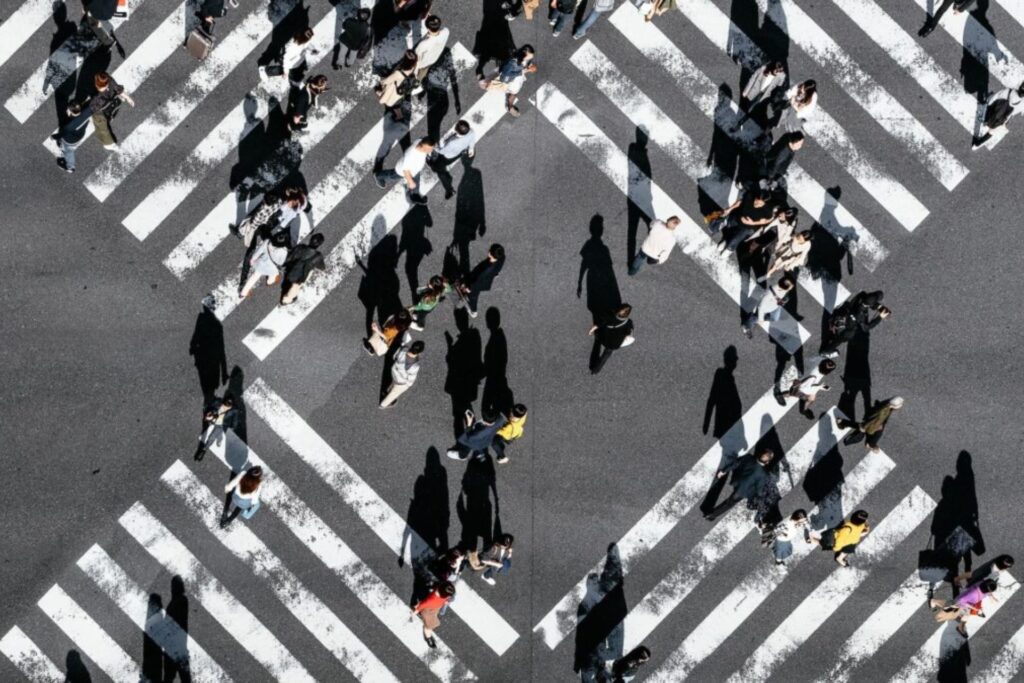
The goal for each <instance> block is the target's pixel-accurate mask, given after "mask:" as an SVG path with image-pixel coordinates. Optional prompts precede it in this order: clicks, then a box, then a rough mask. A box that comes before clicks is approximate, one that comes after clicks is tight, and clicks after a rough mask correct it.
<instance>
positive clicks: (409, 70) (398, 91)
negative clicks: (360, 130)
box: [373, 50, 417, 122]
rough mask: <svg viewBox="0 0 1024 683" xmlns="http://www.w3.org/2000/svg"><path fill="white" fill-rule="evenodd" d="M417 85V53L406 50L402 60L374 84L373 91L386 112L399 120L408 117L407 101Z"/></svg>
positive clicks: (394, 119)
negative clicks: (406, 110)
mask: <svg viewBox="0 0 1024 683" xmlns="http://www.w3.org/2000/svg"><path fill="white" fill-rule="evenodd" d="M416 85H417V83H416V53H415V52H413V51H412V50H406V52H405V55H404V56H403V57H402V59H401V61H399V62H398V64H397V65H396V66H395V68H394V69H393V70H392V71H391V73H390V74H388V75H387V76H386V77H384V78H383V79H381V81H380V82H379V83H378V84H377V85H376V86H374V89H373V91H374V92H375V93H376V94H377V101H378V102H380V103H381V104H382V105H384V114H385V115H390V116H391V119H392V120H393V121H395V122H399V121H404V120H405V118H406V112H405V103H406V102H408V101H409V97H410V96H411V95H412V91H413V90H415V89H416Z"/></svg>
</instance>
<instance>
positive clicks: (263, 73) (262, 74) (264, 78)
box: [257, 66, 270, 83]
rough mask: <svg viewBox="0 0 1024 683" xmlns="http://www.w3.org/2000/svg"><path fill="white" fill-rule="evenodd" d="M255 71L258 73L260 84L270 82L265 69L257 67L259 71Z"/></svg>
mask: <svg viewBox="0 0 1024 683" xmlns="http://www.w3.org/2000/svg"><path fill="white" fill-rule="evenodd" d="M257 71H259V72H260V82H261V83H266V82H267V81H269V80H270V76H268V75H267V67H265V66H261V67H259V69H257Z"/></svg>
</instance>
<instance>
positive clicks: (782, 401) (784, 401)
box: [775, 392, 786, 406]
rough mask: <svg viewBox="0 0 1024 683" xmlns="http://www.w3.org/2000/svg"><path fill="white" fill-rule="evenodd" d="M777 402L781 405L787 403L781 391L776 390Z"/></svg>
mask: <svg viewBox="0 0 1024 683" xmlns="http://www.w3.org/2000/svg"><path fill="white" fill-rule="evenodd" d="M775 402H776V403H778V404H779V405H780V406H784V405H786V399H785V397H784V396H783V395H782V394H781V393H779V392H775Z"/></svg>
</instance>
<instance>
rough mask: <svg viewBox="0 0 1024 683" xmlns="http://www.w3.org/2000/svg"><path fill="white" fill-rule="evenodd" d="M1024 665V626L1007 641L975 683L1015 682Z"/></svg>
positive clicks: (976, 678)
mask: <svg viewBox="0 0 1024 683" xmlns="http://www.w3.org/2000/svg"><path fill="white" fill-rule="evenodd" d="M1022 664H1024V626H1022V627H1021V628H1020V629H1018V630H1017V632H1016V633H1014V634H1013V636H1012V637H1011V638H1010V639H1009V640H1008V641H1006V644H1005V645H1003V647H1002V649H1000V650H999V653H998V654H997V655H996V656H995V657H994V658H993V659H992V662H991V663H990V664H989V665H988V666H987V667H986V668H985V670H984V671H982V672H981V673H979V674H978V675H977V676H976V677H975V678H974V681H975V683H1004V681H1011V680H1013V679H1014V678H1015V677H1016V676H1017V675H1018V674H1019V673H1020V669H1021V665H1022Z"/></svg>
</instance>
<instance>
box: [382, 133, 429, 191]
mask: <svg viewBox="0 0 1024 683" xmlns="http://www.w3.org/2000/svg"><path fill="white" fill-rule="evenodd" d="M433 151H434V139H433V138H432V137H430V136H429V135H424V136H423V137H421V138H420V139H419V140H417V141H416V144H415V145H412V146H411V147H409V149H407V150H406V151H405V154H403V155H402V158H401V159H399V160H398V163H397V164H395V168H394V169H391V170H384V169H382V170H380V171H378V172H377V173H376V174H375V175H374V177H375V179H376V180H377V186H378V187H380V188H382V189H383V188H386V187H387V186H388V184H389V183H394V182H404V183H405V196H406V199H408V200H409V201H410V202H412V203H413V204H426V203H427V198H426V197H424V196H423V195H422V194H420V174H422V173H423V167H424V166H426V165H427V156H429V155H430V153H431V152H433Z"/></svg>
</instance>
